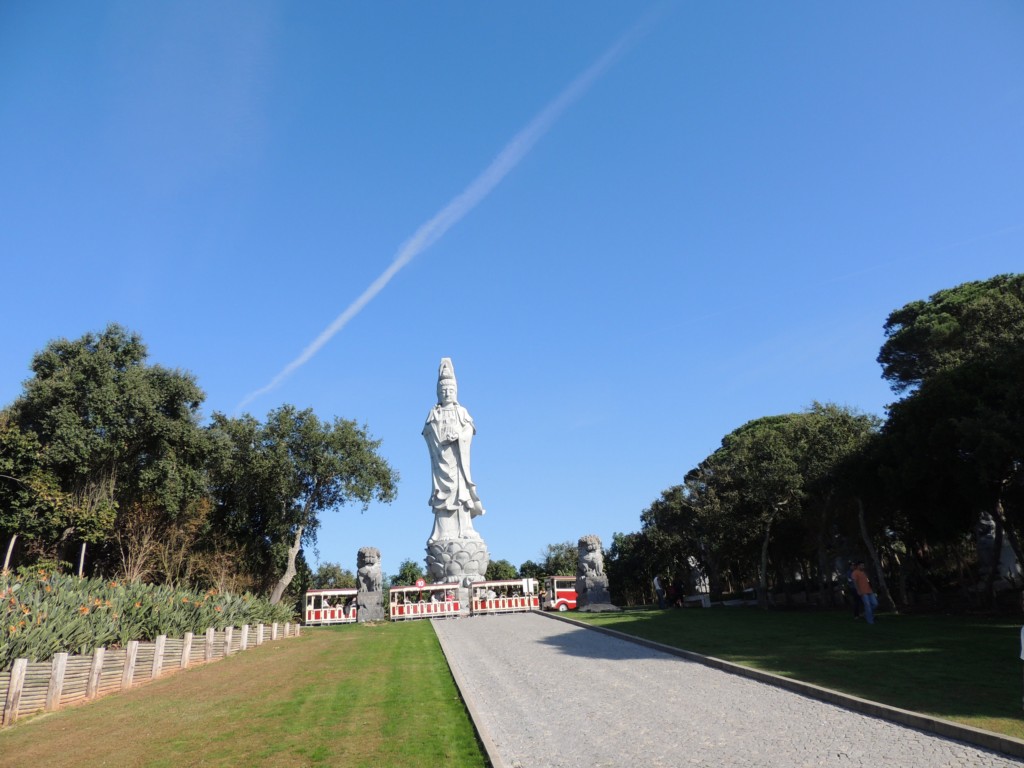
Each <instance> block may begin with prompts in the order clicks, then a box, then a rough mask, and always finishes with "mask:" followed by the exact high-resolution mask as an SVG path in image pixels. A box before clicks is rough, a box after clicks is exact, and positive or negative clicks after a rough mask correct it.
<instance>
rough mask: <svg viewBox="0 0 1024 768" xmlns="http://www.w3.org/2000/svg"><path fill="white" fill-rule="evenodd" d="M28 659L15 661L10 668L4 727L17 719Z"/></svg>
mask: <svg viewBox="0 0 1024 768" xmlns="http://www.w3.org/2000/svg"><path fill="white" fill-rule="evenodd" d="M27 668H28V659H15V660H14V666H13V667H11V683H10V685H9V686H8V687H7V701H6V702H5V703H4V715H3V723H4V725H10V724H11V723H13V722H14V721H15V720H17V719H18V705H19V704H20V703H21V689H22V686H24V685H25V670H26V669H27Z"/></svg>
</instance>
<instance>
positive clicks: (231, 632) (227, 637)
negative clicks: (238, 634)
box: [224, 627, 235, 656]
mask: <svg viewBox="0 0 1024 768" xmlns="http://www.w3.org/2000/svg"><path fill="white" fill-rule="evenodd" d="M234 636H235V628H234V627H224V655H225V656H230V655H231V641H232V640H233V639H234Z"/></svg>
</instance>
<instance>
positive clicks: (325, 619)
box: [304, 589, 356, 626]
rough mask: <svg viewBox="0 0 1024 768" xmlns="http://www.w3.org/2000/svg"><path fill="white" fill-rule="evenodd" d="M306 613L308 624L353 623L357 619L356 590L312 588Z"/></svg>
mask: <svg viewBox="0 0 1024 768" xmlns="http://www.w3.org/2000/svg"><path fill="white" fill-rule="evenodd" d="M304 615H305V623H306V625H307V626H319V625H323V624H351V623H353V622H354V621H355V620H356V590H355V589H310V590H308V591H307V592H306V611H305V614H304Z"/></svg>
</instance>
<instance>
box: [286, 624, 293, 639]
mask: <svg viewBox="0 0 1024 768" xmlns="http://www.w3.org/2000/svg"><path fill="white" fill-rule="evenodd" d="M291 633H292V624H291V622H290V621H286V622H285V623H284V636H285V637H288V636H289V635H291Z"/></svg>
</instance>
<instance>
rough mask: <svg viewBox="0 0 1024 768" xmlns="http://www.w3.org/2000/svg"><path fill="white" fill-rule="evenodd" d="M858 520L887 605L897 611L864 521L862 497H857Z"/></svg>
mask: <svg viewBox="0 0 1024 768" xmlns="http://www.w3.org/2000/svg"><path fill="white" fill-rule="evenodd" d="M857 520H858V522H860V535H861V537H862V538H863V539H864V546H865V547H867V550H868V555H869V556H870V557H871V562H872V564H874V566H875V573H876V574H878V588H879V589H880V590H881V591H882V596H883V597H884V598H885V605H886V607H887V608H889V609H890V610H892V611H895V610H896V603H895V602H893V599H892V595H891V594H890V593H889V585H888V584H887V583H886V582H885V574H884V573H883V572H882V563H881V562H880V561H879V559H878V552H876V551H875V547H874V545H873V544H872V543H871V537H870V536H868V525H867V523H866V522H864V502H863V501H861V500H860V498H858V499H857Z"/></svg>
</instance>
